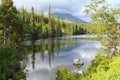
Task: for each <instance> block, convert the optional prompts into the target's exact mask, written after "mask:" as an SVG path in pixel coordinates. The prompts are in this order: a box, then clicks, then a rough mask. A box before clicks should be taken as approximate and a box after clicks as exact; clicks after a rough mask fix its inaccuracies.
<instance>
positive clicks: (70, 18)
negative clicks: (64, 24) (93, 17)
mask: <svg viewBox="0 0 120 80" xmlns="http://www.w3.org/2000/svg"><path fill="white" fill-rule="evenodd" d="M52 16H53V17H55V18H58V17H59V18H60V19H61V20H66V21H69V22H75V23H88V22H86V21H84V20H82V19H79V18H77V17H75V16H73V15H71V14H61V13H52Z"/></svg>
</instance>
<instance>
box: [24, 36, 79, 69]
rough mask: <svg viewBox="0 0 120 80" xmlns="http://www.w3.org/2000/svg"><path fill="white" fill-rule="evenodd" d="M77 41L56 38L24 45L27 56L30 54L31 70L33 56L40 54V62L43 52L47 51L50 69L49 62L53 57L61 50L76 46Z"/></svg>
mask: <svg viewBox="0 0 120 80" xmlns="http://www.w3.org/2000/svg"><path fill="white" fill-rule="evenodd" d="M76 40H77V39H75V38H56V39H52V38H49V39H41V40H38V41H31V43H30V44H29V45H25V46H26V49H27V53H28V54H27V55H29V54H31V59H32V61H31V64H32V68H33V69H34V68H35V54H36V53H40V55H41V56H40V57H41V60H42V61H44V59H45V52H46V51H47V55H48V63H49V67H50V68H51V61H52V59H54V56H55V55H56V56H59V52H60V49H61V48H66V47H69V46H70V45H71V46H76V45H77V41H76ZM27 55H26V56H27Z"/></svg>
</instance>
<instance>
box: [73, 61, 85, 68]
mask: <svg viewBox="0 0 120 80" xmlns="http://www.w3.org/2000/svg"><path fill="white" fill-rule="evenodd" d="M83 65H84V62H83V61H81V60H80V59H74V60H73V66H74V67H75V68H80V67H82V66H83Z"/></svg>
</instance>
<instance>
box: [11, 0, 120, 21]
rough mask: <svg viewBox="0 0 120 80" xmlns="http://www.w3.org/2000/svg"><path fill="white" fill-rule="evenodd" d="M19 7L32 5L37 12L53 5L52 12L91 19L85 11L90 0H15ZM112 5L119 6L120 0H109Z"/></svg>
mask: <svg viewBox="0 0 120 80" xmlns="http://www.w3.org/2000/svg"><path fill="white" fill-rule="evenodd" d="M13 1H14V5H15V6H16V7H17V8H20V7H22V6H24V7H25V8H26V9H27V10H28V11H30V9H31V7H32V6H33V7H34V8H35V12H36V13H40V12H41V11H42V10H43V11H44V12H45V13H47V11H48V6H49V5H51V9H52V12H59V13H70V14H72V15H74V16H77V17H79V18H81V19H83V20H86V21H89V20H90V17H89V16H88V15H86V14H85V13H83V11H84V6H85V5H87V4H89V2H90V0H13ZM108 2H109V3H112V6H113V7H115V8H118V5H119V6H120V1H119V0H108Z"/></svg>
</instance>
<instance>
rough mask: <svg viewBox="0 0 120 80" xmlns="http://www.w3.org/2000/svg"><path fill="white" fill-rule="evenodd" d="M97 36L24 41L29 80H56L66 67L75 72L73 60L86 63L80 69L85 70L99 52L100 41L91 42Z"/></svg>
mask: <svg viewBox="0 0 120 80" xmlns="http://www.w3.org/2000/svg"><path fill="white" fill-rule="evenodd" d="M90 38H95V36H85V35H82V36H67V37H60V38H54V39H40V40H36V41H24V42H23V43H22V44H24V45H25V46H26V48H27V56H26V59H25V61H24V62H26V68H25V70H24V71H25V72H26V75H27V80H54V78H55V73H56V71H57V70H58V69H60V68H62V67H66V68H68V69H69V70H71V71H74V70H75V68H74V67H73V60H74V59H76V58H79V59H81V60H82V61H83V62H84V66H83V67H81V68H80V69H82V70H85V68H86V66H87V65H89V64H90V61H91V60H92V59H94V57H95V55H96V54H97V53H98V52H101V44H100V42H99V41H95V40H90Z"/></svg>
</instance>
